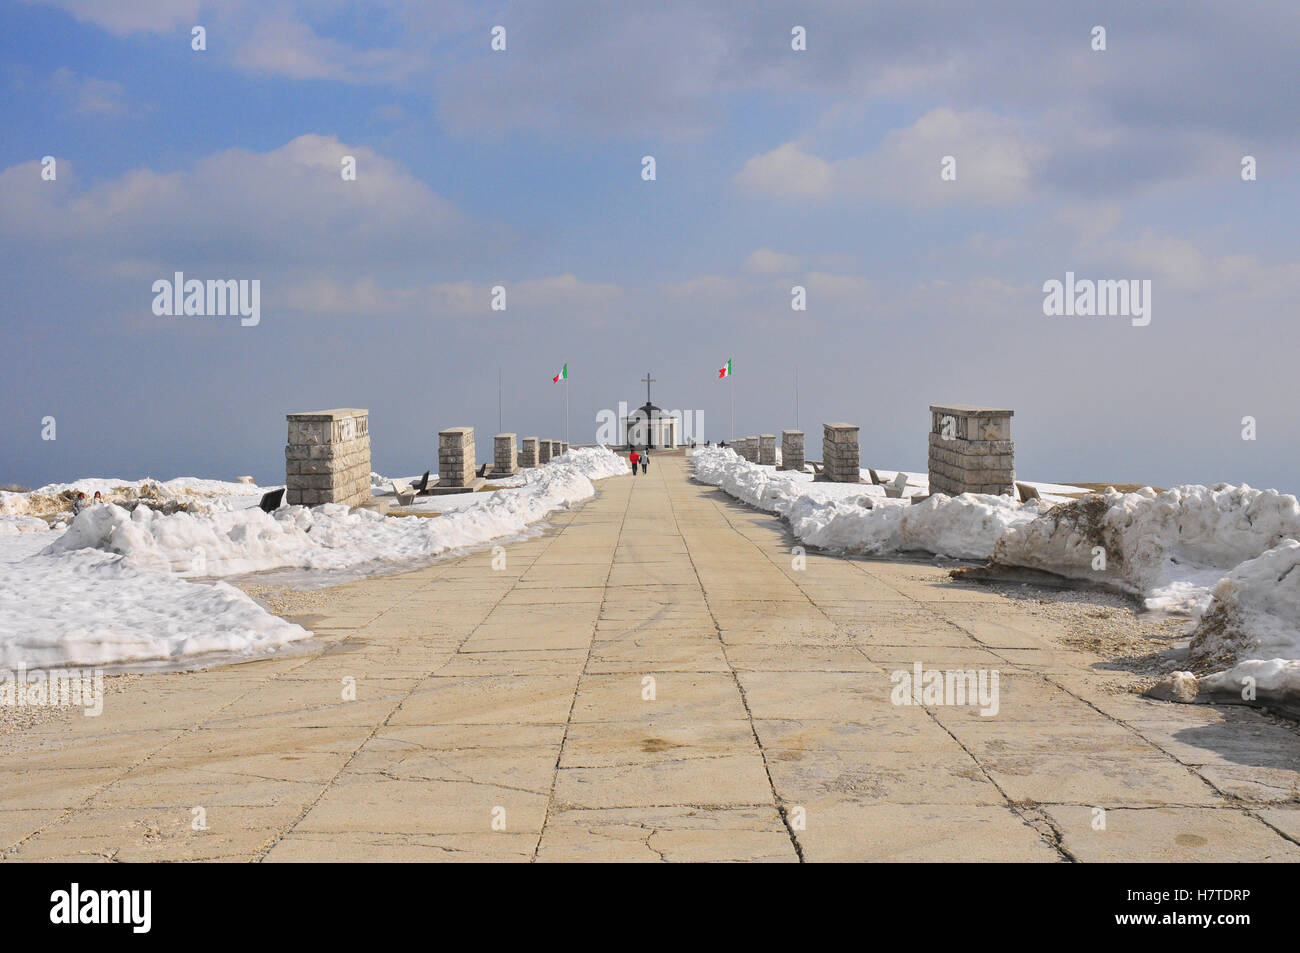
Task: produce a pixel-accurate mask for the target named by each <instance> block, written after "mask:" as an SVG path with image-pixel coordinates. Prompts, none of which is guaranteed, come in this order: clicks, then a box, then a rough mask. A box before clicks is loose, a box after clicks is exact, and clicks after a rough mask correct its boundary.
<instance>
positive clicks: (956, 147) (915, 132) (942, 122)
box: [735, 109, 1042, 206]
mask: <svg viewBox="0 0 1300 953" xmlns="http://www.w3.org/2000/svg"><path fill="white" fill-rule="evenodd" d="M1041 153H1042V149H1041V148H1039V147H1038V146H1036V145H1035V144H1034V142H1033V140H1032V139H1031V137H1030V136H1029V134H1028V132H1027V131H1026V129H1025V128H1024V126H1023V124H1022V123H1020V122H1018V121H1016V120H1013V119H1009V118H1005V117H1002V116H997V115H994V114H993V113H990V112H987V111H985V110H972V111H969V112H964V113H958V112H955V111H953V110H951V109H935V110H932V111H930V112H928V113H926V114H925V115H923V116H921V117H920V118H919V119H917V120H916V122H914V123H913V124H912V125H911V126H908V127H907V128H905V129H898V130H895V131H893V132H891V133H889V134H888V135H887V136H885V138H884V140H883V141H882V143H881V144H880V146H879V148H877V149H875V150H874V151H872V152H868V153H866V154H864V155H861V156H853V157H849V158H845V159H836V160H826V159H822V158H820V157H818V156H816V155H813V154H811V153H810V152H808V151H807V150H806V149H805V148H804V147H802V146H800V145H799V144H797V143H794V142H788V143H785V144H784V145H781V146H779V147H777V148H776V149H773V150H772V151H771V152H767V153H764V154H762V155H758V156H754V157H753V158H751V159H749V160H748V161H747V162H746V163H745V165H744V166H743V167H742V168H741V170H740V172H739V173H738V174H737V175H736V177H735V183H736V185H737V186H738V187H739V188H740V189H741V190H742V191H745V192H749V193H751V194H755V195H762V196H767V197H771V198H777V199H782V200H786V201H799V200H802V199H811V200H816V201H830V200H852V199H876V200H881V201H897V202H901V203H903V204H906V205H921V206H930V205H936V204H943V203H949V202H954V203H969V204H977V205H997V204H1004V203H1009V202H1018V201H1021V200H1023V199H1025V198H1026V197H1027V196H1028V194H1029V189H1030V184H1031V183H1030V179H1031V174H1032V166H1033V164H1034V161H1035V159H1036V158H1037V157H1038V156H1039V155H1041ZM945 156H952V157H953V158H954V159H955V169H956V178H955V180H953V181H944V180H943V179H942V178H941V177H940V171H941V162H942V160H943V158H944V157H945Z"/></svg>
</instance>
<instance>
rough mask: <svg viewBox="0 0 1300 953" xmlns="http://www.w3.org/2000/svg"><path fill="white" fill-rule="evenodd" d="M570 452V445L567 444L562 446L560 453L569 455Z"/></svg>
mask: <svg viewBox="0 0 1300 953" xmlns="http://www.w3.org/2000/svg"><path fill="white" fill-rule="evenodd" d="M568 452H569V445H568V444H567V443H562V444H560V453H568Z"/></svg>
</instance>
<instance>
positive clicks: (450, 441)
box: [438, 427, 475, 486]
mask: <svg viewBox="0 0 1300 953" xmlns="http://www.w3.org/2000/svg"><path fill="white" fill-rule="evenodd" d="M474 454H475V452H474V428H473V427H450V428H448V429H447V430H440V431H439V432H438V486H473V485H474V463H475V455H474Z"/></svg>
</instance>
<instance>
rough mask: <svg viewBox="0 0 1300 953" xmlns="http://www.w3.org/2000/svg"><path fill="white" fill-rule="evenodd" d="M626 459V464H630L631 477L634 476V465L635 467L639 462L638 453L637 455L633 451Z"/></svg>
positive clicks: (639, 456) (639, 455)
mask: <svg viewBox="0 0 1300 953" xmlns="http://www.w3.org/2000/svg"><path fill="white" fill-rule="evenodd" d="M627 459H628V462H629V463H631V464H632V475H633V476H636V465H637V463H639V462H640V460H641V454H639V453H637V452H636V451H635V450H633V451H632V452H631V453H629V454H628V455H627Z"/></svg>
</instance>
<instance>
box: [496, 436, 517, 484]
mask: <svg viewBox="0 0 1300 953" xmlns="http://www.w3.org/2000/svg"><path fill="white" fill-rule="evenodd" d="M517 436H518V435H517V434H512V433H499V434H497V435H496V436H495V437H493V438H492V475H493V476H499V477H500V476H512V475H514V474H515V473H518V472H519V465H518V463H517V461H516V453H515V438H516V437H517Z"/></svg>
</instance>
